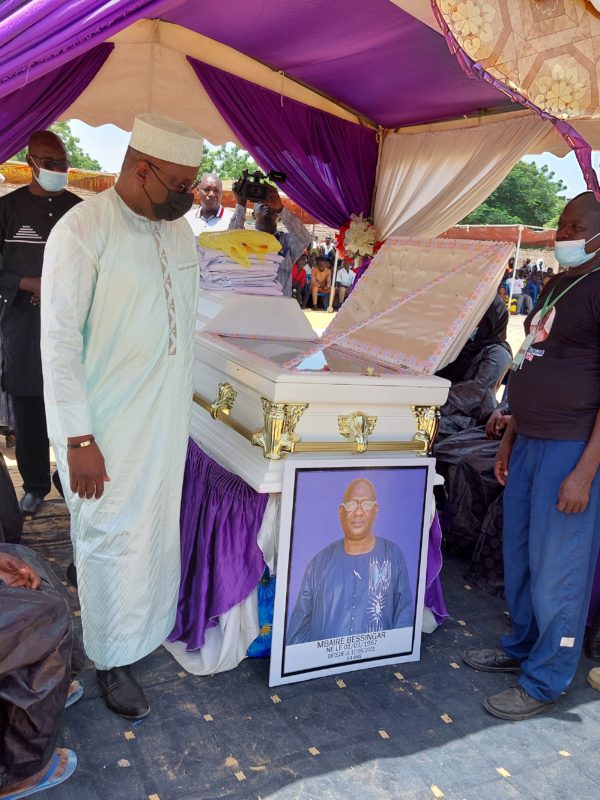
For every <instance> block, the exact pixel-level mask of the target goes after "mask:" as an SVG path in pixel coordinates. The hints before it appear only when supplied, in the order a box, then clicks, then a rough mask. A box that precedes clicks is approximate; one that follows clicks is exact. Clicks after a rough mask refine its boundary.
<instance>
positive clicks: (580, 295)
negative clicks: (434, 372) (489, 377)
mask: <svg viewBox="0 0 600 800" xmlns="http://www.w3.org/2000/svg"><path fill="white" fill-rule="evenodd" d="M576 280H577V277H569V275H568V273H565V274H560V275H557V276H556V277H555V278H554V279H552V280H551V281H550V282H549V283H548V285H547V286H546V288H545V290H544V292H543V293H542V295H540V298H539V300H538V302H537V304H536V306H535V308H534V309H533V311H532V312H531V314H529V316H528V317H527V319H526V320H525V332H526V333H529V330H530V326H531V322H532V320H533V319H534V317H535V315H536V314H537V312H538V311H539V310H540V308H541V307H542V305H543V302H544V300H545V299H546V297H547V295H548V292H549V291H550V290H551V289H553V297H558V295H559V294H560V293H561V292H562V291H563V290H564V289H566V288H567V286H569V285H572V284H573V283H574V281H576ZM550 316H551V317H552V319H550V318H549V317H547V323H546V325H544V326H543V328H544V330H543V331H541V330H540V329H538V334H537V336H536V338H537V341H534V342H533V344H532V345H531V347H530V348H529V351H528V355H527V357H526V358H525V361H524V362H523V366H522V367H521V369H520V370H518V371H517V372H511V373H510V379H509V384H508V400H509V405H510V410H511V412H512V414H513V415H514V418H515V421H516V427H517V433H520V434H523V435H524V436H531V437H533V438H535V439H555V440H556V439H558V440H563V441H565V440H567V441H568V440H571V441H588V439H589V438H590V435H591V432H592V428H593V427H594V422H595V420H596V415H597V413H598V411H599V410H600V272H593V273H591V274H589V275H587V276H586V277H585V278H584V279H583V280H582V281H580V282H579V283H578V284H577V285H576V286H573V288H571V289H570V290H569V291H568V292H567V294H566V295H564V297H562V298H561V299H560V300H559V301H558V303H557V304H556V306H555V307H554V313H552V311H551V312H550ZM548 329H549V331H548Z"/></svg>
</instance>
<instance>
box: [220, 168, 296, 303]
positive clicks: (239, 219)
mask: <svg viewBox="0 0 600 800" xmlns="http://www.w3.org/2000/svg"><path fill="white" fill-rule="evenodd" d="M238 185H239V181H236V182H235V183H234V184H233V186H232V191H233V194H234V195H235V199H236V201H237V205H236V207H235V211H234V212H233V217H232V218H231V222H230V223H229V229H230V230H233V229H240V228H243V227H244V222H245V220H246V200H245V199H244V198H243V197H242V196H241V195H240V194H239V192H238ZM252 215H253V217H254V226H255V228H256V230H257V231H263V232H264V233H272V234H273V236H275V238H276V239H278V240H279V242H280V244H281V250H280V252H279V254H280V255H281V256H283V261H282V262H281V265H280V267H279V270H278V272H277V280H278V281H279V283H281V285H282V287H283V294H284V296H286V297H291V296H292V265H293V264H294V262H295V261H296V259H297V258H298V257H299V256H300V255H301V254H302V253H303V252H304V250H305V249H306V247H307V246H308V244H309V242H310V233H309V232H308V231H307V229H306V228H305V227H304V225H303V224H302V222H301V221H300V220H299V219H298V217H296V216H295V214H292V213H291V211H288V210H287V209H286V208H284V206H283V203H282V202H281V198H280V197H279V192H278V191H277V189H276V188H275V187H274V186H269V190H268V194H267V198H266V200H265V201H264V202H262V203H255V204H254V210H253V212H252ZM279 220H281V222H282V224H283V226H284V227H285V229H286V232H279V231H278V230H277V223H278V222H279Z"/></svg>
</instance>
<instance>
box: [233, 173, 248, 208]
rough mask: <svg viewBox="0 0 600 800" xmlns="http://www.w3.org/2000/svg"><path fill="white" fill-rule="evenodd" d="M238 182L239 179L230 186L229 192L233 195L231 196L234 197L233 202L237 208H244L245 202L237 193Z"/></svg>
mask: <svg viewBox="0 0 600 800" xmlns="http://www.w3.org/2000/svg"><path fill="white" fill-rule="evenodd" d="M240 180H241V179H238V180H237V181H234V182H233V184H232V186H231V191H232V193H233V196H234V197H235V202H236V203H237V204H238V206H244V207H245V205H246V200H245V198H243V197H242V196H241V194H240V193H239V188H238V187H239V185H240Z"/></svg>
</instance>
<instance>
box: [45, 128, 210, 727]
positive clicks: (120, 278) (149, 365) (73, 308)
mask: <svg viewBox="0 0 600 800" xmlns="http://www.w3.org/2000/svg"><path fill="white" fill-rule="evenodd" d="M201 154H202V139H201V137H200V136H199V135H198V134H197V133H196V132H195V131H193V130H191V129H189V128H187V127H186V126H184V125H182V124H181V123H179V122H176V121H174V120H171V119H168V118H166V117H161V116H159V115H157V114H143V115H140V116H139V117H137V118H136V120H135V122H134V126H133V132H132V136H131V141H130V145H129V149H128V150H127V153H126V155H125V160H124V162H123V167H122V171H121V174H120V177H119V179H118V181H117V183H116V185H115V187H114V188H112V189H108V190H107V191H105V192H102V193H101V194H98V195H96V196H95V197H94V198H92V199H90V200H86V201H85V202H84V203H80V204H79V205H78V206H77V207H76V208H75V209H73V211H74V212H75V213H68V214H66V215H65V216H64V217H63V218H62V219H61V220H60V222H59V223H58V224H57V225H56V226H55V228H54V229H53V231H52V235H51V236H50V237H49V239H48V244H47V245H46V252H45V257H44V269H43V280H42V290H41V297H42V305H41V321H42V325H41V327H42V335H41V345H42V363H43V370H44V394H45V402H46V412H47V417H48V431H49V436H50V440H51V442H52V446H53V448H54V452H55V454H56V459H57V464H58V469H59V472H60V475H61V479H62V483H63V486H64V487H65V490H66V491H65V495H66V497H65V499H66V501H67V504H68V506H69V510H70V512H71V537H72V540H73V549H74V555H75V565H76V567H77V577H78V588H79V599H80V603H81V616H82V623H83V636H84V645H85V649H86V652H87V654H88V656H89V657H90V659H92V661H94V662H95V664H96V669H97V677H98V682H99V684H100V688H101V691H102V694H103V696H104V699H105V702H106V704H107V706H108V707H109V708H110V709H111V710H113V711H115V712H116V713H118V714H120V715H121V716H124V717H126V718H128V719H137V718H141V717H143V716H146V714H148V712H149V710H150V707H149V704H148V701H147V699H146V696H145V694H144V691H143V689H142V687H141V686H140V685H139V684H138V683H137V681H136V680H135V678H134V677H133V675H132V673H131V669H130V665H131V664H133V663H134V662H136V661H138V660H139V659H141V658H143V657H144V656H146V655H148V654H149V653H150V652H152V651H153V650H154V649H155V648H156V647H157V646H158V645H160V643H161V642H163V641H164V640H165V639H166V637H167V636H168V634H169V633H170V631H171V629H172V627H173V624H174V621H175V613H176V607H177V593H178V588H179V569H180V560H179V507H180V499H181V490H182V483H183V470H184V463H185V455H186V447H187V439H188V430H189V421H190V414H191V404H192V371H193V336H194V325H195V318H196V306H197V289H198V265H197V260H196V244H195V240H194V236H193V234H192V231H191V230H190V227H189V225H188V224H187V222H186V221H185V220H184V219H183V215H184V214H185V212H186V211H187V210H189V208H190V206H191V203H192V199H193V195H192V193H191V191H190V190H191V189H192V188H193V184H194V181H195V178H196V175H197V171H198V166H199V164H200V159H201ZM109 476H110V477H109ZM68 487H70V489H71V491H68Z"/></svg>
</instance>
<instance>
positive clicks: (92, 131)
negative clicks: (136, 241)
mask: <svg viewBox="0 0 600 800" xmlns="http://www.w3.org/2000/svg"><path fill="white" fill-rule="evenodd" d="M71 130H72V131H73V133H74V134H75V136H78V137H79V139H80V144H81V147H82V148H83V149H84V150H85V151H86V152H87V153H89V154H90V155H91V156H92V157H93V158H96V159H97V160H98V161H99V162H100V164H102V168H103V169H104V170H106V171H107V172H118V171H119V169H120V167H121V162H122V160H123V155H124V153H125V148H126V147H127V142H128V141H129V133H128V132H126V131H122V130H121V129H120V128H117V127H115V126H114V125H100V126H99V127H98V128H92V127H91V126H90V125H86V124H85V123H84V122H80V121H79V120H71ZM524 161H529V162H534V163H536V164H537V165H538V166H541V165H542V164H547V165H548V167H549V168H550V170H551V171H552V172H554V173H555V174H556V177H557V178H560V179H561V180H562V181H563V182H564V183H565V184H566V185H567V190H566V192H565V196H566V197H574V196H575V195H577V194H579V193H580V192H583V191H585V184H584V182H583V178H582V177H581V171H580V169H579V165H578V164H577V161H576V160H575V156H574V155H573V153H570V154H569V155H568V156H564V158H557V157H556V156H553V155H550V153H544V154H542V155H539V156H526V157H525V158H524ZM593 164H594V167H595V168H596V171H598V170H599V169H600V152H595V153H594V156H593Z"/></svg>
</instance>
